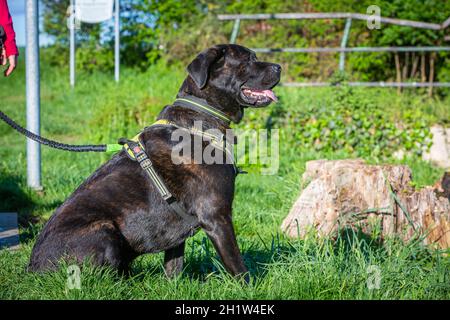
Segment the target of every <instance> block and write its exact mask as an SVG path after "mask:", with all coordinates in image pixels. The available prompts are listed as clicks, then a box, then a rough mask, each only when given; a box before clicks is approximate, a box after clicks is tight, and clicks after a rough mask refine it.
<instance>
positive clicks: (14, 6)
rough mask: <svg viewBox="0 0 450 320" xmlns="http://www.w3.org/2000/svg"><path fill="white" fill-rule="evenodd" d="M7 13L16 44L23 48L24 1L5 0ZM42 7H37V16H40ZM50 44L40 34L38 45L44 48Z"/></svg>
mask: <svg viewBox="0 0 450 320" xmlns="http://www.w3.org/2000/svg"><path fill="white" fill-rule="evenodd" d="M7 1H8V7H9V11H10V13H11V16H12V19H13V25H14V31H15V32H16V42H17V45H18V46H19V47H24V46H25V0H7ZM42 8H43V6H42V5H40V6H39V14H40V15H42ZM49 43H51V39H50V38H49V37H48V36H46V35H45V34H43V33H41V34H40V36H39V44H40V45H41V46H45V45H48V44H49Z"/></svg>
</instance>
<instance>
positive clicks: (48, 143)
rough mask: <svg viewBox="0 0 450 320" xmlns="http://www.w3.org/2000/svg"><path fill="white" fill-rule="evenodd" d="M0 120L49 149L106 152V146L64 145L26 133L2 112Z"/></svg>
mask: <svg viewBox="0 0 450 320" xmlns="http://www.w3.org/2000/svg"><path fill="white" fill-rule="evenodd" d="M0 119H2V120H3V121H5V122H6V124H8V125H9V126H10V127H11V128H13V129H14V130H16V131H17V132H19V133H21V134H23V135H24V136H26V137H27V138H30V139H31V140H34V141H36V142H38V143H40V144H43V145H46V146H49V147H51V148H55V149H59V150H66V151H71V152H106V151H109V150H108V146H109V145H106V144H99V145H92V144H88V145H72V144H66V143H61V142H57V141H54V140H50V139H47V138H44V137H41V136H39V135H37V134H34V133H33V132H30V131H28V130H27V129H25V128H23V127H21V126H20V125H18V124H17V123H16V122H14V120H12V119H11V118H10V117H8V116H7V115H6V114H4V113H3V112H2V111H0Z"/></svg>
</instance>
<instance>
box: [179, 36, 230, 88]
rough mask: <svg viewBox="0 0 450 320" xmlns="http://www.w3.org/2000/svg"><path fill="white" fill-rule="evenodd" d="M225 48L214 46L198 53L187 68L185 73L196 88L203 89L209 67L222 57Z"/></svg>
mask: <svg viewBox="0 0 450 320" xmlns="http://www.w3.org/2000/svg"><path fill="white" fill-rule="evenodd" d="M224 53H225V46H221V45H219V46H214V47H212V48H209V49H206V50H204V51H202V52H200V53H199V55H198V56H197V57H196V58H195V59H194V60H193V61H192V62H191V63H190V64H189V65H188V66H187V72H188V73H189V75H190V76H191V78H192V80H194V82H195V84H196V85H197V87H199V88H200V89H203V87H204V86H205V85H206V82H207V81H208V75H209V69H210V67H211V65H212V64H213V63H214V62H216V61H217V60H219V59H220V58H221V57H223V55H224Z"/></svg>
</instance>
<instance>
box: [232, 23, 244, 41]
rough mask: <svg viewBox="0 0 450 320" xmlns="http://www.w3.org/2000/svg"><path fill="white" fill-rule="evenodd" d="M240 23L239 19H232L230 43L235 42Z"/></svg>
mask: <svg viewBox="0 0 450 320" xmlns="http://www.w3.org/2000/svg"><path fill="white" fill-rule="evenodd" d="M240 24H241V19H236V20H234V25H233V32H232V33H231V37H230V43H236V38H237V36H238V32H239V26H240Z"/></svg>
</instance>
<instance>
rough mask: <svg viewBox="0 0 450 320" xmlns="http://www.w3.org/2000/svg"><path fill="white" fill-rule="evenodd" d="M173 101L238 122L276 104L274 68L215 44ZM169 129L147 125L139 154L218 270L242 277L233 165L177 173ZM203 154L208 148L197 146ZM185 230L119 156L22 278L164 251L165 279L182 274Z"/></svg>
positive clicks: (40, 247) (87, 186) (50, 227)
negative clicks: (199, 104) (63, 262)
mask: <svg viewBox="0 0 450 320" xmlns="http://www.w3.org/2000/svg"><path fill="white" fill-rule="evenodd" d="M187 70H188V72H189V76H188V77H187V78H186V79H185V81H184V82H183V84H182V86H181V89H180V90H179V92H178V97H179V98H183V97H196V98H199V99H202V100H201V101H204V103H205V104H208V105H209V106H211V107H213V108H215V109H216V110H219V111H221V112H222V113H223V114H225V115H227V116H228V117H229V118H230V119H231V120H232V121H234V122H236V123H237V122H239V121H240V120H241V119H242V116H243V114H244V108H246V107H263V106H267V105H269V104H270V103H271V102H272V101H273V100H276V98H275V96H274V94H273V92H272V91H271V89H272V88H273V87H274V86H275V85H276V84H277V83H278V82H279V80H280V73H281V67H280V66H279V65H277V64H273V63H267V62H259V61H257V59H256V56H255V54H254V52H252V51H250V50H248V49H246V48H244V47H242V46H238V45H217V46H214V47H212V48H210V49H207V50H205V51H203V52H201V53H200V54H199V55H198V56H197V57H196V58H195V59H194V60H193V61H192V62H191V64H190V65H189V66H188V68H187ZM158 118H159V119H167V120H169V121H171V122H173V123H176V124H177V125H179V126H182V127H192V126H193V124H194V121H199V120H201V121H202V123H203V128H205V129H210V128H215V129H218V130H220V131H221V132H225V130H226V129H229V126H228V125H229V124H228V123H227V122H226V121H225V120H222V119H220V118H217V117H215V116H213V115H212V114H210V113H208V112H201V111H199V110H194V109H192V108H186V107H183V106H177V105H169V106H166V107H165V108H164V109H163V110H162V112H161V113H160V114H159V117H158ZM174 130H176V127H174V126H151V127H148V128H146V129H145V130H144V131H143V132H142V134H141V140H142V142H143V145H144V147H145V150H146V152H147V154H148V156H149V158H150V159H151V161H152V162H153V165H154V167H155V168H156V170H157V172H158V173H159V175H160V176H161V177H162V179H163V181H164V183H165V184H166V186H167V188H168V189H169V190H170V191H171V192H172V194H173V195H175V196H176V198H177V199H178V200H179V201H180V203H182V204H183V205H184V207H185V208H186V211H187V212H188V213H189V214H190V215H192V216H194V217H196V219H197V221H198V227H201V228H202V229H203V230H204V231H205V232H206V234H207V235H208V237H209V238H210V239H211V241H212V243H213V245H214V247H215V249H216V250H217V252H218V253H219V255H220V257H221V260H222V262H223V264H224V265H225V268H226V269H227V270H228V271H229V272H230V273H231V274H233V275H239V274H243V273H246V272H247V269H246V267H245V265H244V262H243V259H242V257H241V254H240V252H239V248H238V245H237V241H236V236H235V233H234V229H233V224H232V218H231V208H232V202H233V196H234V182H235V175H236V174H235V170H234V169H235V168H234V166H233V165H232V164H218V163H215V164H179V165H176V164H174V163H173V162H172V161H171V151H172V148H173V147H174V146H175V144H176V143H177V142H176V141H172V139H171V135H172V132H173V131H174ZM204 145H205V146H206V145H207V142H204ZM190 231H191V230H190V226H189V225H188V224H187V223H186V222H185V221H184V220H183V219H181V218H180V216H179V215H177V214H176V213H175V212H174V211H173V210H172V209H171V208H170V207H169V205H168V204H167V203H166V202H165V201H164V200H163V199H162V197H161V196H160V194H159V193H158V192H157V191H156V188H155V186H154V185H153V184H152V183H151V181H150V179H149V177H148V176H147V175H146V173H145V171H144V170H143V169H142V168H141V167H140V166H139V164H138V163H137V162H135V161H132V160H131V159H129V158H128V157H127V155H126V152H125V151H122V152H120V153H118V154H117V155H115V156H114V157H113V158H112V159H111V160H110V161H108V162H106V163H105V164H103V165H102V166H101V167H100V168H99V169H98V170H97V171H95V172H94V173H93V174H92V175H91V176H90V177H89V178H88V179H87V180H86V181H85V182H84V183H83V184H81V185H80V186H79V187H78V189H76V190H75V192H74V193H73V194H72V195H71V196H70V197H69V198H68V199H67V200H66V201H65V202H64V203H63V204H62V205H61V207H59V208H58V209H57V210H56V212H55V213H54V214H53V215H52V217H51V218H50V219H49V221H48V222H47V224H46V225H45V227H44V229H43V230H42V232H41V234H40V235H39V237H38V239H37V241H36V244H35V246H34V248H33V252H32V254H31V259H30V264H29V267H28V268H29V270H31V271H42V270H46V269H54V268H56V264H57V262H58V260H60V259H62V258H72V259H75V260H76V261H78V262H80V261H83V260H84V259H86V258H90V259H91V261H92V262H93V263H95V264H97V265H110V266H113V267H115V268H117V269H119V270H122V271H126V270H127V268H128V266H129V264H130V262H131V261H132V260H133V259H134V258H135V257H137V256H138V255H141V254H144V253H152V252H160V251H163V250H164V251H165V271H166V274H167V275H168V276H172V275H175V274H177V273H179V272H180V271H181V270H182V268H183V255H184V244H185V240H186V239H187V238H188V237H189V235H190Z"/></svg>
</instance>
